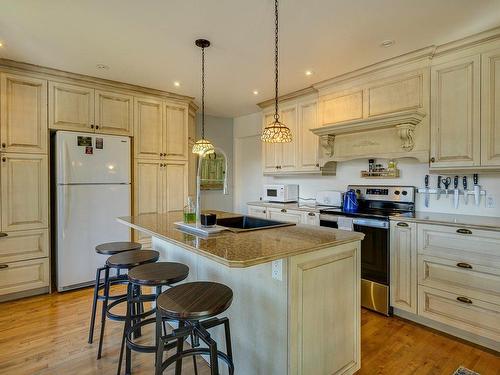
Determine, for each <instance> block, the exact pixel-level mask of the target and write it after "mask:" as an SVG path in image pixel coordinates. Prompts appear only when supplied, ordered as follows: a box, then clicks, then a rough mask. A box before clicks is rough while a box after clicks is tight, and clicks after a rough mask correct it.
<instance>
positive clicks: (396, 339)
mask: <svg viewBox="0 0 500 375" xmlns="http://www.w3.org/2000/svg"><path fill="white" fill-rule="evenodd" d="M91 300H92V290H91V289H81V290H77V291H72V292H65V293H53V294H52V295H44V296H37V297H31V298H26V299H23V300H19V301H12V302H4V303H0V374H2V375H3V374H9V375H14V374H15V375H24V374H26V375H33V374H37V375H68V374H78V375H80V374H81V375H98V374H99V375H101V374H114V373H116V368H117V360H118V350H119V345H120V339H121V332H122V330H121V328H122V324H121V323H119V322H112V321H110V322H108V323H107V325H106V328H107V329H106V336H105V341H104V351H103V357H102V359H100V360H96V352H97V344H98V334H99V328H100V326H99V323H97V324H96V330H95V339H96V340H95V342H94V344H93V345H89V344H87V334H88V323H89V316H90V308H91ZM361 317H362V319H361V322H362V329H361V332H362V368H361V370H360V371H359V372H358V375H374V374H388V375H392V374H394V375H442V374H444V375H451V374H453V372H454V371H455V369H456V368H457V367H459V366H460V365H463V366H465V367H467V368H469V369H471V370H474V371H476V372H479V373H480V374H481V375H500V357H499V356H498V353H494V352H492V351H488V350H484V349H482V348H480V347H477V346H474V345H472V344H468V343H466V342H464V341H461V340H458V339H455V338H452V337H450V336H448V335H444V334H440V333H439V332H437V331H434V330H431V329H428V328H426V327H423V326H420V325H418V324H416V323H413V322H409V321H406V320H403V319H400V318H397V317H392V318H388V317H385V316H382V315H379V314H376V313H373V312H371V311H368V310H363V311H362V315H361ZM152 334H153V330H152V327H150V328H148V329H146V330H145V332H144V337H145V338H152ZM132 364H133V367H134V368H133V373H134V374H135V375H143V374H152V373H153V355H152V354H143V353H134V354H133V361H132ZM198 364H199V369H200V371H199V373H200V374H201V375H206V374H209V368H208V366H207V365H206V364H205V363H204V362H203V361H202V360H201V359H200V360H199V361H198ZM165 374H168V375H170V374H173V369H169V371H167V372H165ZM183 374H187V375H189V374H193V365H192V362H191V360H185V361H184V366H183ZM265 375H272V374H265ZM308 375H309V374H308ZM311 375H314V374H311Z"/></svg>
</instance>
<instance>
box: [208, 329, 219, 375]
mask: <svg viewBox="0 0 500 375" xmlns="http://www.w3.org/2000/svg"><path fill="white" fill-rule="evenodd" d="M208 347H209V348H210V374H211V375H219V357H218V356H217V343H216V342H215V341H214V340H213V339H211V338H209V344H208Z"/></svg>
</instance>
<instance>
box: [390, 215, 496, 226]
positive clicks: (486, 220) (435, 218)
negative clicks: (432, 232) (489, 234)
mask: <svg viewBox="0 0 500 375" xmlns="http://www.w3.org/2000/svg"><path fill="white" fill-rule="evenodd" d="M391 220H402V221H410V222H416V223H427V224H443V225H453V226H466V227H468V228H469V227H470V228H476V229H489V230H500V217H495V216H476V215H455V214H443V213H439V212H422V211H417V212H415V214H414V215H413V216H412V217H401V216H399V217H398V216H391Z"/></svg>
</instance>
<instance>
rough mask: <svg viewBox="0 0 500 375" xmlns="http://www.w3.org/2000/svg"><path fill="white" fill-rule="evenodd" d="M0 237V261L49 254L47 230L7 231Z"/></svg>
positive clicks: (39, 256) (25, 258)
mask: <svg viewBox="0 0 500 375" xmlns="http://www.w3.org/2000/svg"><path fill="white" fill-rule="evenodd" d="M6 234H7V236H5V237H0V262H15V261H18V260H28V259H35V258H43V257H47V256H49V230H48V229H37V230H27V231H19V232H7V233H6Z"/></svg>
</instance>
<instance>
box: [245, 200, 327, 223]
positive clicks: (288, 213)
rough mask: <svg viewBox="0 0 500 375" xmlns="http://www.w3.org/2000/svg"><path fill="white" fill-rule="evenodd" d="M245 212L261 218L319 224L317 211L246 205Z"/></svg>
mask: <svg viewBox="0 0 500 375" xmlns="http://www.w3.org/2000/svg"><path fill="white" fill-rule="evenodd" d="M247 212H248V215H249V216H253V217H259V218H262V219H269V220H277V221H285V222H288V223H295V224H308V225H319V213H317V212H315V211H303V210H290V209H288V208H278V207H266V206H257V205H248V206H247Z"/></svg>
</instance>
